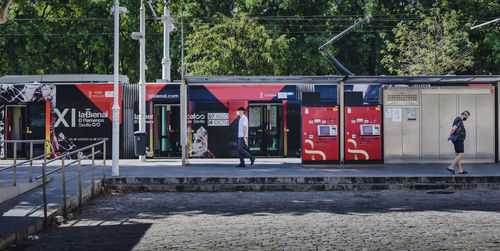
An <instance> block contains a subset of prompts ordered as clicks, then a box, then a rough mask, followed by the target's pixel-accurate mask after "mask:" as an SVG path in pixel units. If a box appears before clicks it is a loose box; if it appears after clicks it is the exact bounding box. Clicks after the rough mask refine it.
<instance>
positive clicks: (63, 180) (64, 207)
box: [61, 158, 68, 218]
mask: <svg viewBox="0 0 500 251" xmlns="http://www.w3.org/2000/svg"><path fill="white" fill-rule="evenodd" d="M61 169H62V186H63V215H64V218H66V217H67V216H68V211H67V209H66V170H65V169H66V168H64V158H62V159H61Z"/></svg>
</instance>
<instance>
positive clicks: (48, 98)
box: [0, 84, 56, 159]
mask: <svg viewBox="0 0 500 251" xmlns="http://www.w3.org/2000/svg"><path fill="white" fill-rule="evenodd" d="M45 102H50V104H51V107H53V106H54V105H55V102H56V87H55V86H54V85H53V84H0V140H5V139H6V137H5V136H6V128H5V127H6V125H5V121H6V116H7V114H6V109H5V106H6V105H9V104H26V105H29V104H33V103H37V104H40V103H45ZM5 149H6V146H5V144H4V143H0V159H4V158H5V157H6V153H5Z"/></svg>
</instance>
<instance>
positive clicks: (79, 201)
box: [77, 152, 82, 212]
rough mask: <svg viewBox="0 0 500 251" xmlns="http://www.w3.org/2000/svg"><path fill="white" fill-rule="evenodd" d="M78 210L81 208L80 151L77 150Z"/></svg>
mask: <svg viewBox="0 0 500 251" xmlns="http://www.w3.org/2000/svg"><path fill="white" fill-rule="evenodd" d="M77 155H78V210H79V211H80V212H81V210H82V157H81V156H82V152H78V153H77Z"/></svg>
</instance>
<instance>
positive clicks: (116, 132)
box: [111, 0, 120, 176]
mask: <svg viewBox="0 0 500 251" xmlns="http://www.w3.org/2000/svg"><path fill="white" fill-rule="evenodd" d="M114 8H115V9H114V10H115V17H114V18H115V23H114V26H115V27H114V83H113V84H114V85H113V93H114V96H113V132H112V133H113V136H112V138H113V139H112V142H111V144H112V145H111V146H112V151H111V152H112V155H113V157H112V159H113V164H112V165H113V167H112V170H113V176H118V175H119V174H120V164H119V161H120V156H119V148H118V147H119V145H120V118H119V117H120V105H119V104H118V97H119V88H118V81H119V79H118V74H119V70H118V66H119V61H118V59H119V50H120V44H119V43H120V35H119V29H120V25H119V24H120V6H119V2H118V0H115V4H114Z"/></svg>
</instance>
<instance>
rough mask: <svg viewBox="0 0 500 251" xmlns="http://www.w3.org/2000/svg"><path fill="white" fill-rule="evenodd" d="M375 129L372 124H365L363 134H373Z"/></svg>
mask: <svg viewBox="0 0 500 251" xmlns="http://www.w3.org/2000/svg"><path fill="white" fill-rule="evenodd" d="M371 134H373V130H372V127H371V126H363V135H371Z"/></svg>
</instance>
